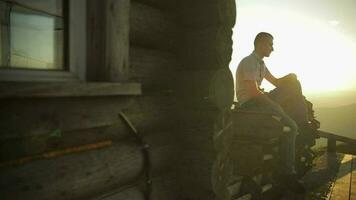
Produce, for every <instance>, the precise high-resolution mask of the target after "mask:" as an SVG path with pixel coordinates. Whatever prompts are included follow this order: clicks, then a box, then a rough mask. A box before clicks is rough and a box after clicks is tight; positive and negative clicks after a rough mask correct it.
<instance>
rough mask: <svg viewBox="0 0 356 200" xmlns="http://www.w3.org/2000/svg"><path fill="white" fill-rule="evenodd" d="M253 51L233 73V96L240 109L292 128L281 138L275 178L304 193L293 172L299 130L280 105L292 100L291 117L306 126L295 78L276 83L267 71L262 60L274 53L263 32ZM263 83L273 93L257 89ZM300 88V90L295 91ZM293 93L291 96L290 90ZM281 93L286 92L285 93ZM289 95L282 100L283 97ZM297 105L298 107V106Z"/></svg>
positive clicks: (269, 36) (301, 100) (303, 107)
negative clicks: (274, 117)
mask: <svg viewBox="0 0 356 200" xmlns="http://www.w3.org/2000/svg"><path fill="white" fill-rule="evenodd" d="M254 47H255V48H254V51H253V52H252V53H251V54H250V55H249V56H247V57H245V58H244V59H242V60H241V62H240V64H239V66H238V68H237V71H236V95H237V100H238V102H239V104H240V106H241V107H242V108H246V109H252V110H255V111H256V110H257V111H261V112H268V113H271V114H273V115H277V116H279V117H281V122H282V123H283V124H284V125H285V126H288V127H290V128H291V131H289V132H286V133H285V134H283V135H282V136H281V137H280V141H281V142H280V158H281V169H280V170H279V174H278V175H277V177H278V180H279V181H281V182H282V183H284V185H286V186H287V187H288V188H289V189H291V190H292V191H294V192H296V193H304V192H305V189H304V187H303V185H302V184H301V183H300V182H299V181H298V179H297V176H296V171H295V141H296V136H297V135H298V126H297V123H296V122H295V120H293V119H292V118H291V116H288V115H287V114H286V112H285V111H284V110H283V109H282V107H281V105H279V104H280V103H285V102H286V101H285V100H286V98H290V97H291V96H292V99H295V100H296V102H298V103H296V104H295V105H296V106H297V108H296V111H295V112H293V113H295V115H296V116H293V117H294V118H295V119H298V124H303V123H308V115H307V107H306V104H305V101H304V97H303V95H302V92H301V87H300V83H299V81H298V80H297V77H296V75H294V74H289V75H287V76H285V77H283V78H280V79H277V78H276V77H274V76H273V75H272V74H271V73H270V71H269V70H268V69H267V67H266V65H265V63H264V61H263V58H264V57H269V56H270V54H271V52H272V51H273V36H272V35H271V34H269V33H266V32H261V33H259V34H257V36H256V38H255V40H254ZM263 79H266V80H267V81H269V82H270V83H272V84H273V85H274V86H276V87H277V89H276V90H274V91H272V92H270V93H269V94H267V93H264V92H263V90H261V89H260V85H261V82H262V80H263ZM298 87H299V88H298ZM291 88H292V90H293V91H294V92H291V91H289V90H291ZM284 90H288V92H285V91H284ZM286 93H288V94H290V95H289V96H285V94H286ZM298 104H299V105H298Z"/></svg>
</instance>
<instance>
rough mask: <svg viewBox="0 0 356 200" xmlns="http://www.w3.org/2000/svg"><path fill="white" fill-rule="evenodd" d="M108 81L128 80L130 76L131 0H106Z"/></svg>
mask: <svg viewBox="0 0 356 200" xmlns="http://www.w3.org/2000/svg"><path fill="white" fill-rule="evenodd" d="M105 2H106V15H107V16H106V59H105V60H106V65H105V71H106V74H107V75H106V76H107V81H113V82H118V81H127V80H128V78H129V76H128V74H129V45H130V40H129V33H130V7H131V6H130V5H131V3H130V2H131V1H130V0H106V1H105Z"/></svg>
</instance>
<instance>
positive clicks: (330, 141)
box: [328, 138, 336, 153]
mask: <svg viewBox="0 0 356 200" xmlns="http://www.w3.org/2000/svg"><path fill="white" fill-rule="evenodd" d="M328 152H329V153H335V152H336V140H335V139H334V138H328Z"/></svg>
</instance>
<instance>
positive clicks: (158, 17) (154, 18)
mask: <svg viewBox="0 0 356 200" xmlns="http://www.w3.org/2000/svg"><path fill="white" fill-rule="evenodd" d="M130 16H131V17H130V44H131V45H135V46H143V47H146V48H157V49H163V50H171V51H175V49H176V48H177V43H176V39H177V37H178V36H179V34H178V28H177V25H176V22H175V19H174V15H172V14H171V13H169V12H165V11H162V10H160V9H158V8H154V7H151V6H147V5H145V4H141V3H138V2H135V1H133V2H132V3H131V12H130Z"/></svg>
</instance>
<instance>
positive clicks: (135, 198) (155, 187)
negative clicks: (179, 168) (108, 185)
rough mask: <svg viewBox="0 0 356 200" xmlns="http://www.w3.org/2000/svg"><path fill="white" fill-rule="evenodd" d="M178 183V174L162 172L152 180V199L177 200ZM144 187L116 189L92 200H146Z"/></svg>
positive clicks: (134, 186)
mask: <svg viewBox="0 0 356 200" xmlns="http://www.w3.org/2000/svg"><path fill="white" fill-rule="evenodd" d="M177 185H178V183H177V181H176V174H174V173H172V172H162V173H161V174H159V175H157V176H156V177H153V178H152V188H151V189H152V191H151V195H150V198H151V199H155V200H166V199H177V198H178V197H179V192H180V191H179V188H178V187H177ZM142 186H143V185H142V184H141V185H140V184H139V185H133V186H131V187H126V188H119V189H118V188H114V189H112V190H110V191H107V192H105V194H103V195H99V196H97V197H95V198H91V199H92V200H145V197H144V193H145V190H144V188H143V187H142Z"/></svg>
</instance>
